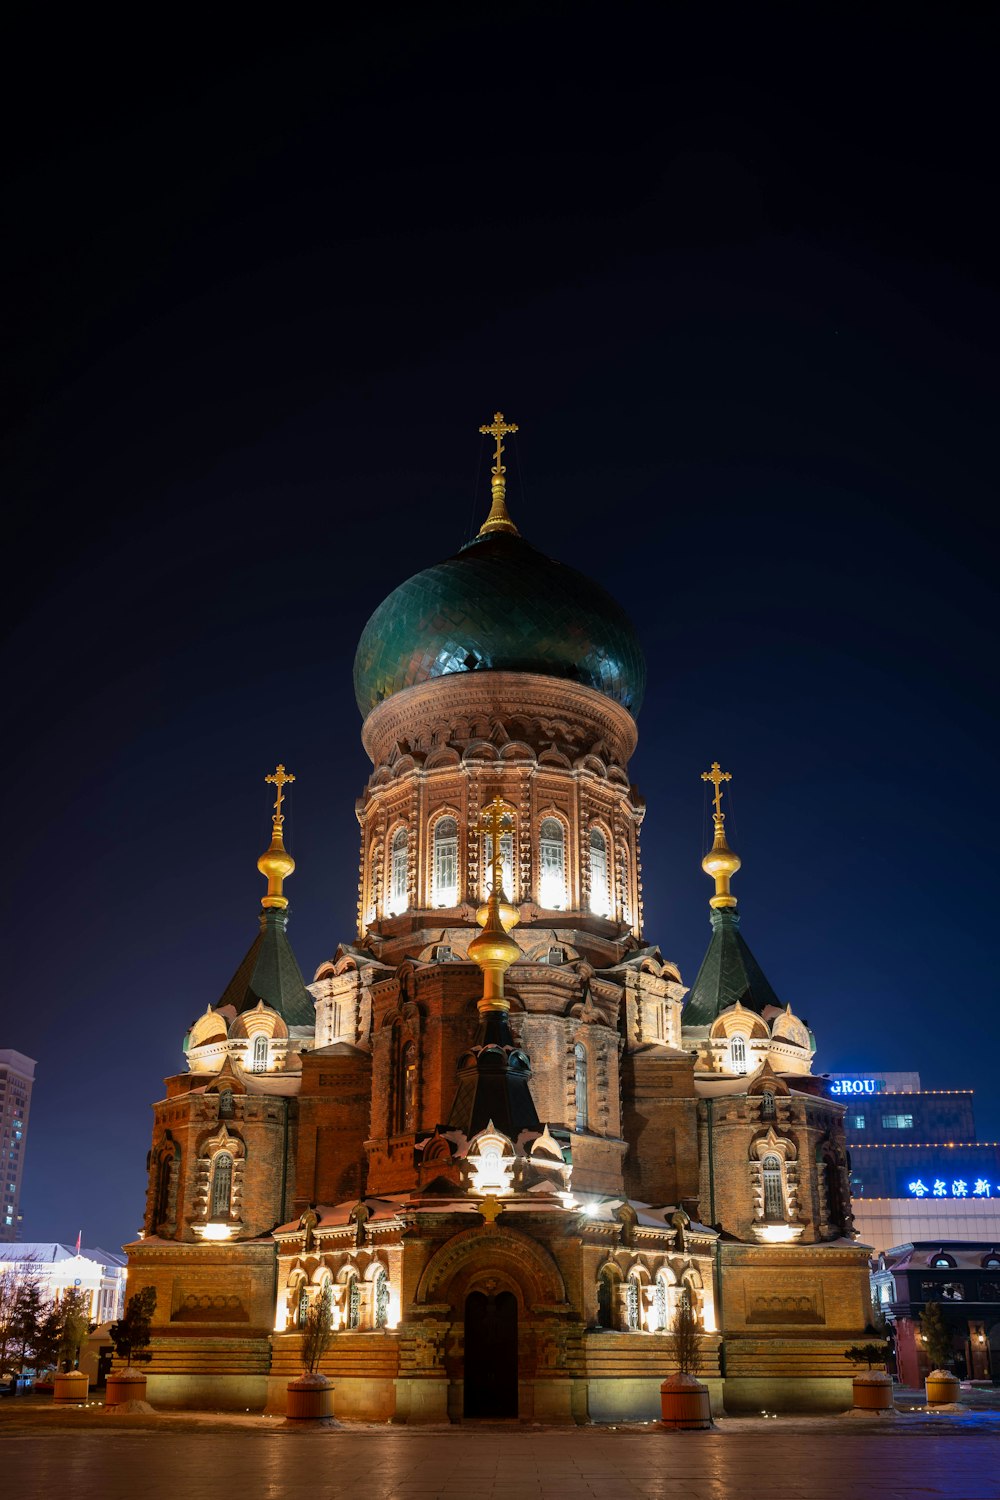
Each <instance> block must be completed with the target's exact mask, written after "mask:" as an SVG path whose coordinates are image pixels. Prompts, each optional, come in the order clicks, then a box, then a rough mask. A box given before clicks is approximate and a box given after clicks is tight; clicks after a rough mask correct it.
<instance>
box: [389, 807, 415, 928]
mask: <svg viewBox="0 0 1000 1500" xmlns="http://www.w3.org/2000/svg"><path fill="white" fill-rule="evenodd" d="M409 852H410V837H409V834H408V833H407V831H406V829H405V828H397V829H396V832H395V833H394V834H393V836H392V843H391V844H390V846H389V915H390V917H397V916H398V915H399V913H400V912H402V911H405V910H406V904H407V890H406V887H407V883H408V876H409Z"/></svg>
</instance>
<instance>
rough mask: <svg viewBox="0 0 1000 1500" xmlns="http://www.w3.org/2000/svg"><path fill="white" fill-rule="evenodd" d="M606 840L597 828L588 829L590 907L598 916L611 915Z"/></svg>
mask: <svg viewBox="0 0 1000 1500" xmlns="http://www.w3.org/2000/svg"><path fill="white" fill-rule="evenodd" d="M609 877H610V870H609V867H608V841H607V839H606V838H605V837H604V834H603V833H602V832H601V830H600V829H599V828H592V829H591V830H590V909H591V911H592V912H593V913H594V914H595V916H598V917H610V915H611V881H610V878H609Z"/></svg>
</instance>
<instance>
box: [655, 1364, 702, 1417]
mask: <svg viewBox="0 0 1000 1500" xmlns="http://www.w3.org/2000/svg"><path fill="white" fill-rule="evenodd" d="M660 1411H661V1413H662V1420H661V1425H662V1426H663V1427H672V1428H675V1429H692V1430H699V1429H704V1428H706V1427H711V1425H712V1398H711V1396H710V1395H709V1391H708V1386H706V1385H702V1383H701V1381H700V1380H696V1379H695V1377H694V1376H693V1375H682V1374H681V1373H680V1371H678V1372H677V1374H676V1375H668V1376H667V1378H666V1380H665V1381H664V1382H663V1384H662V1385H661V1386H660Z"/></svg>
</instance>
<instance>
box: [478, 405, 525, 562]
mask: <svg viewBox="0 0 1000 1500" xmlns="http://www.w3.org/2000/svg"><path fill="white" fill-rule="evenodd" d="M479 431H480V432H481V433H482V434H483V436H484V437H493V438H496V444H497V451H496V453H495V454H494V455H493V478H492V479H491V480H490V488H491V489H492V491H493V504H492V506H491V507H490V513H489V515H488V516H487V517H486V520H485V521H484V522H483V524H482V526H481V527H480V528H479V535H480V536H488V535H489V533H490V532H491V531H509V532H512V533H513V535H514V536H517V535H519V533H518V529H517V527H516V526H515V525H514V522H513V521H512V520H511V518H510V516H509V515H508V514H507V500H506V495H507V479H506V474H507V469H506V466H505V465H504V461H503V454H504V446H503V440H504V438H505V437H506V436H507V434H508V432H516V431H517V423H516V422H505V421H504V416H503V412H502V411H498V412H494V414H493V421H492V422H484V423H483V425H482V427H480V429H479Z"/></svg>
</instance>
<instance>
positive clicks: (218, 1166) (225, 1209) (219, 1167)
mask: <svg viewBox="0 0 1000 1500" xmlns="http://www.w3.org/2000/svg"><path fill="white" fill-rule="evenodd" d="M232 1196H233V1158H232V1157H231V1156H230V1154H229V1152H228V1151H220V1152H219V1153H218V1155H217V1156H216V1158H215V1160H214V1162H213V1163H212V1208H211V1213H210V1215H209V1217H210V1218H213V1219H228V1218H229V1205H230V1202H231V1201H232Z"/></svg>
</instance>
